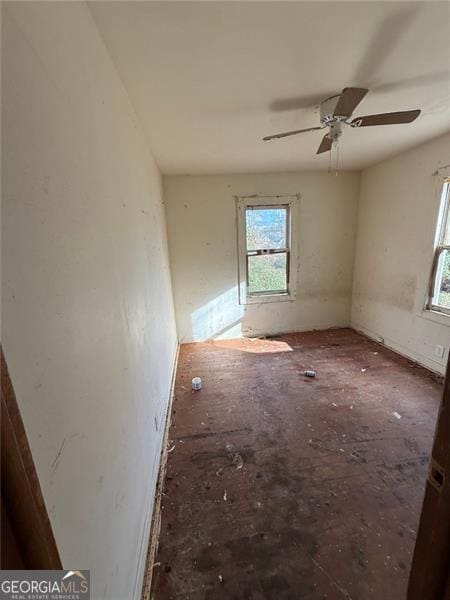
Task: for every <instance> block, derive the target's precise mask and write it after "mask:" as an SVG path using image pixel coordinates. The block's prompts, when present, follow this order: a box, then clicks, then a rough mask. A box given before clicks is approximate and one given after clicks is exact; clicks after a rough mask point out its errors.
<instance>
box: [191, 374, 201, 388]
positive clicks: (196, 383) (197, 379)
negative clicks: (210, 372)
mask: <svg viewBox="0 0 450 600" xmlns="http://www.w3.org/2000/svg"><path fill="white" fill-rule="evenodd" d="M192 389H193V390H201V389H202V378H201V377H194V378H193V379H192Z"/></svg>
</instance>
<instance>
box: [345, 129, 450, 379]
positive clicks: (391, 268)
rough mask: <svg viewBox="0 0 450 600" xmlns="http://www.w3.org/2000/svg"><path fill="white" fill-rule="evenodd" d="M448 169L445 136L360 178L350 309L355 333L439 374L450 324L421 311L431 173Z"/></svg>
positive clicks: (430, 235)
mask: <svg viewBox="0 0 450 600" xmlns="http://www.w3.org/2000/svg"><path fill="white" fill-rule="evenodd" d="M449 163H450V134H447V135H445V136H443V137H440V138H438V139H436V140H433V141H431V142H428V143H427V144H424V145H422V146H418V147H417V148H414V149H412V150H410V151H408V152H405V153H403V154H401V155H399V156H397V157H395V158H392V159H390V160H386V161H384V162H382V163H380V164H378V165H376V166H374V167H371V168H369V169H367V170H365V171H363V173H362V175H361V193H360V206H359V218H358V235H357V245H356V262H355V274H354V287H353V306H352V326H353V327H355V328H356V329H359V330H361V331H363V332H365V333H367V334H368V335H370V336H371V337H374V338H375V339H379V338H382V339H383V340H384V342H385V343H386V344H387V345H388V346H390V347H392V348H394V349H395V350H397V351H399V352H401V353H403V354H405V355H406V356H409V357H411V358H413V359H414V360H417V361H418V362H420V363H422V364H424V365H426V366H428V367H430V368H431V369H434V370H435V371H438V372H440V373H443V372H444V369H445V364H446V356H447V355H448V347H449V345H450V318H449V317H447V316H444V315H435V314H431V313H429V312H428V311H424V310H423V307H424V303H425V299H426V294H427V287H428V281H429V276H430V270H431V262H432V257H433V244H434V237H435V229H436V221H437V215H438V209H439V200H440V193H441V185H442V178H441V179H439V177H436V176H433V175H432V173H433V172H434V171H436V169H437V168H438V167H439V166H442V165H445V164H449ZM444 173H446V174H447V175H448V174H449V173H450V169H446V170H443V171H442V175H443V174H444ZM436 344H440V345H444V346H445V347H446V356H444V357H443V358H438V357H437V356H435V354H434V351H435V347H436Z"/></svg>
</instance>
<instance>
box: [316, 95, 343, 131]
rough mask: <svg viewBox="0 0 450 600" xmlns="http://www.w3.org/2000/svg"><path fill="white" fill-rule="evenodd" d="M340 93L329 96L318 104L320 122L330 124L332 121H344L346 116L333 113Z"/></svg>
mask: <svg viewBox="0 0 450 600" xmlns="http://www.w3.org/2000/svg"><path fill="white" fill-rule="evenodd" d="M340 97H341V94H337V95H336V96H331V97H330V98H327V99H326V100H324V101H323V102H321V104H320V122H321V123H322V125H326V126H328V125H332V124H333V123H336V122H340V121H346V120H347V118H348V117H346V116H339V115H335V114H334V111H335V108H336V106H337V103H338V101H339V98H340Z"/></svg>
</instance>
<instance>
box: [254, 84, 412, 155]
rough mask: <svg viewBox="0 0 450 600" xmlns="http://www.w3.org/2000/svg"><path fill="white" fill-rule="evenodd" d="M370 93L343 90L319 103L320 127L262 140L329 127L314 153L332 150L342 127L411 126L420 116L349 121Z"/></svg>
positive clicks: (408, 114)
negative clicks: (409, 124) (406, 124)
mask: <svg viewBox="0 0 450 600" xmlns="http://www.w3.org/2000/svg"><path fill="white" fill-rule="evenodd" d="M368 91H369V90H366V89H365V88H353V87H348V88H344V89H343V90H342V93H341V94H337V95H336V96H331V97H330V98H326V99H325V100H323V101H322V102H321V104H320V123H321V126H320V127H309V128H308V129H297V130H295V131H286V132H285V133H276V134H274V135H268V136H266V137H264V138H263V140H264V141H265V142H266V141H268V140H274V139H278V138H283V137H288V136H289V135H297V134H298V133H305V132H307V131H316V130H319V129H326V128H327V127H329V131H328V133H326V134H325V136H324V138H323V139H322V142H321V143H320V146H319V149H318V150H317V154H322V153H323V152H328V151H329V150H331V148H332V146H333V144H334V143H336V142H337V141H338V140H339V138H340V137H341V135H342V132H343V125H349V126H350V127H373V126H374V125H397V124H399V123H412V121H414V120H415V119H417V117H418V116H419V115H420V110H406V111H401V112H391V113H383V114H380V115H368V116H366V117H356V119H353V121H349V119H350V117H351V116H352V114H353V111H354V110H355V108H356V107H357V106H358V104H359V103H360V102H361V100H362V99H363V98H364V96H365V95H366V94H367V92H368Z"/></svg>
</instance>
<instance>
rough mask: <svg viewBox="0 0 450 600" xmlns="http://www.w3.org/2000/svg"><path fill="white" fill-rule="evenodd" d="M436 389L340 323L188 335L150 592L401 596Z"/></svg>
mask: <svg viewBox="0 0 450 600" xmlns="http://www.w3.org/2000/svg"><path fill="white" fill-rule="evenodd" d="M309 368H312V369H316V370H317V377H316V378H315V379H306V378H305V377H304V376H303V375H302V371H303V370H305V369H309ZM196 375H199V376H201V377H202V379H203V382H204V387H203V389H202V390H201V391H199V392H193V391H192V390H191V387H190V382H191V379H192V377H194V376H196ZM441 389H442V387H441V384H440V382H439V381H436V379H435V378H434V377H433V376H431V375H430V373H428V372H427V371H426V370H425V369H422V368H420V367H417V366H414V365H413V364H412V363H410V362H409V361H407V360H406V359H403V358H401V357H399V356H398V355H396V354H394V353H393V352H390V351H389V350H386V349H384V348H382V347H381V346H379V345H377V344H375V343H374V342H371V341H369V340H368V339H366V338H364V337H362V336H360V335H358V334H356V333H355V332H354V331H352V330H350V329H341V330H331V331H325V332H311V333H302V334H290V335H283V336H279V337H276V338H272V339H270V340H233V341H223V342H208V343H202V344H188V345H184V346H182V347H181V354H180V360H179V365H178V373H177V379H176V397H175V400H174V405H173V412H172V424H171V428H170V449H171V452H170V453H169V455H168V457H169V459H168V468H167V476H166V480H165V484H164V496H163V502H162V505H163V508H162V528H161V535H160V544H159V550H158V554H157V557H156V565H155V567H154V576H153V588H152V594H153V596H152V597H153V598H156V599H157V600H166V599H169V598H174V599H175V598H177V599H178V598H183V599H188V598H190V599H205V600H206V599H208V600H221V599H222V598H230V599H233V600H260V599H271V600H272V599H273V600H283V599H292V600H303V599H305V600H306V599H308V600H318V599H320V600H322V599H325V598H328V599H330V600H340V599H341V598H342V599H347V600H348V599H352V600H372V599H373V600H385V599H386V600H387V599H389V600H405V597H406V586H407V579H408V571H409V567H410V563H411V558H412V551H413V547H414V541H415V537H416V530H417V525H418V520H419V514H420V508H421V502H422V496H423V492H424V487H425V477H426V470H427V463H428V457H429V455H430V451H431V445H432V438H433V432H434V426H435V421H436V418H437V411H438V407H439V401H440V395H441Z"/></svg>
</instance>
